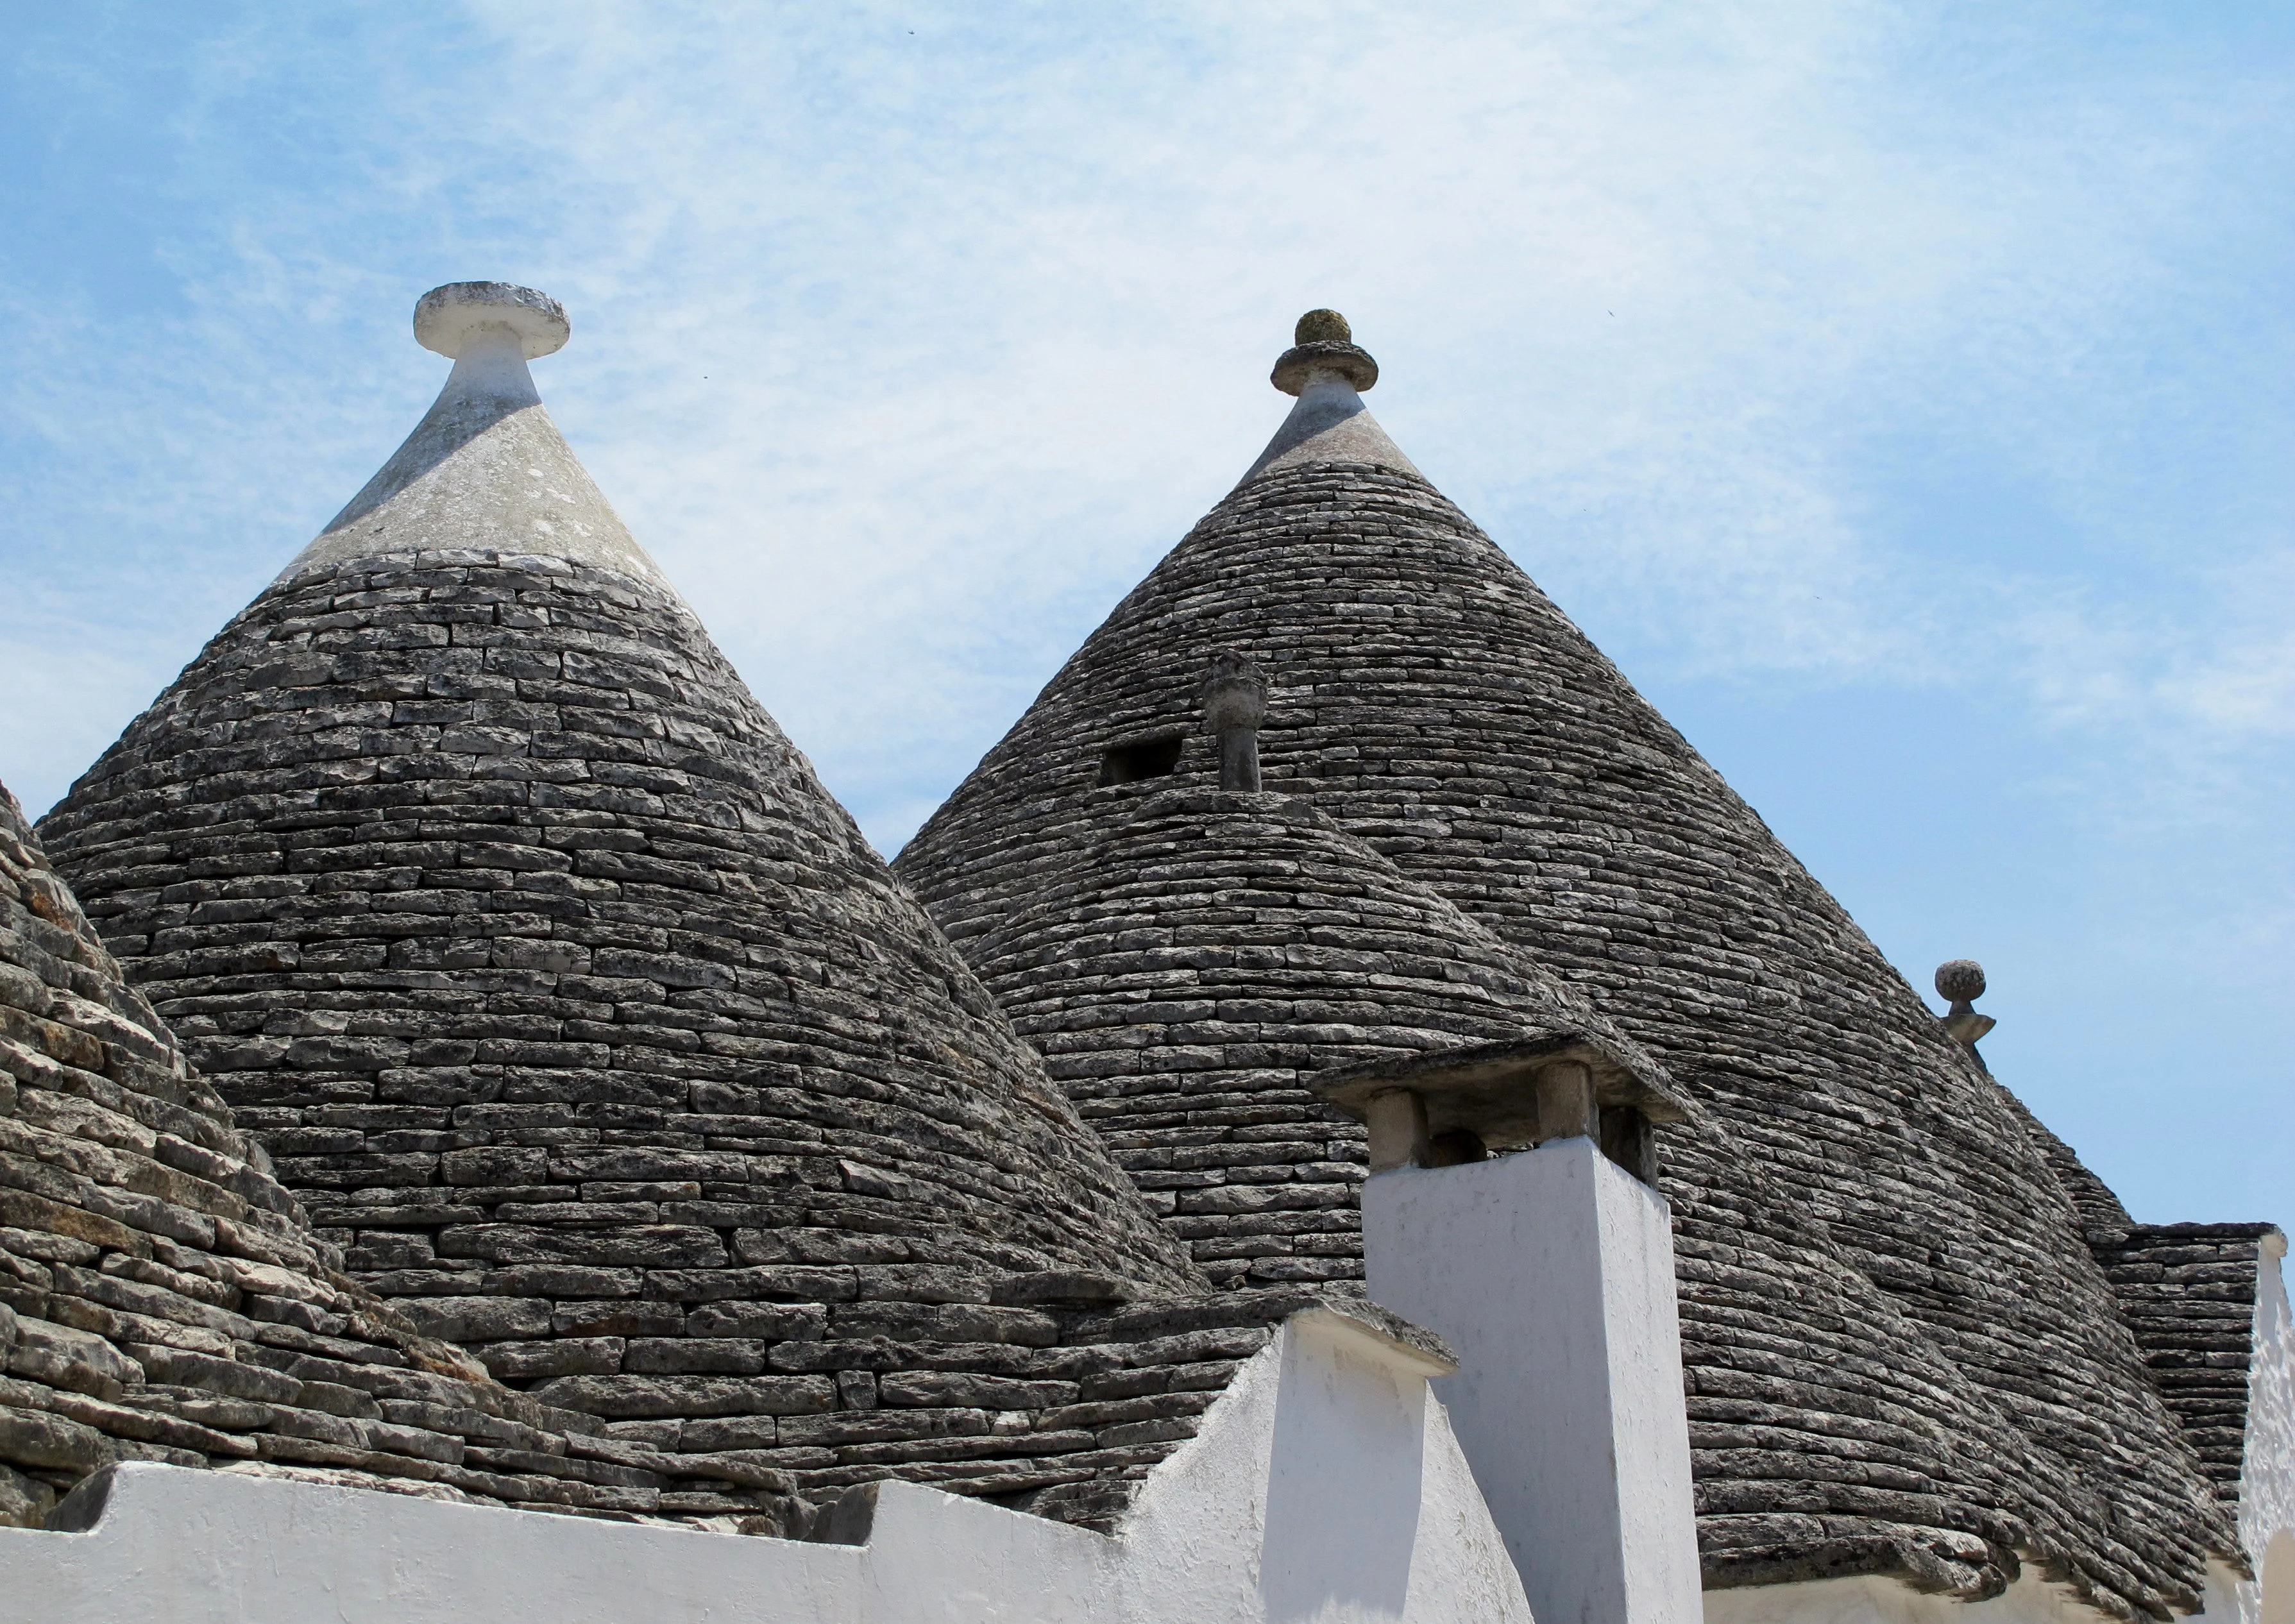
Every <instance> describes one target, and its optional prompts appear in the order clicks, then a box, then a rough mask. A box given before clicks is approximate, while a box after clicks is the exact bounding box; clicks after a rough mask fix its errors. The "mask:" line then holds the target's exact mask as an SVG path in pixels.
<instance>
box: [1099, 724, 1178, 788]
mask: <svg viewBox="0 0 2295 1624" xmlns="http://www.w3.org/2000/svg"><path fill="white" fill-rule="evenodd" d="M1187 737H1188V736H1187V735H1186V734H1185V733H1159V734H1157V735H1156V737H1155V738H1153V739H1131V740H1128V741H1126V742H1125V743H1123V744H1120V745H1110V746H1108V747H1107V754H1106V755H1102V756H1101V757H1100V758H1099V781H1100V782H1101V783H1102V784H1136V783H1138V782H1139V780H1140V779H1162V778H1169V777H1171V776H1172V773H1174V772H1176V771H1179V767H1180V746H1181V745H1182V744H1184V743H1186V742H1187Z"/></svg>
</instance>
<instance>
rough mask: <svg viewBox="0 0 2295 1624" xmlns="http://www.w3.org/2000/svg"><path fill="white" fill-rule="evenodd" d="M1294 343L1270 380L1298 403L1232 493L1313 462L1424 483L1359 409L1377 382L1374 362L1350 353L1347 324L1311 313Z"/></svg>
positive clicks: (1330, 313)
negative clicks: (1341, 464) (1355, 466)
mask: <svg viewBox="0 0 2295 1624" xmlns="http://www.w3.org/2000/svg"><path fill="white" fill-rule="evenodd" d="M1297 340H1298V341H1297V342H1296V343H1295V344H1294V345H1293V347H1291V348H1289V349H1287V350H1286V351H1285V352H1284V353H1283V355H1282V356H1281V357H1280V358H1279V359H1278V360H1277V362H1276V363H1275V371H1274V374H1273V376H1272V378H1271V379H1270V381H1271V382H1272V383H1273V384H1274V385H1275V387H1276V388H1278V389H1280V390H1282V391H1283V393H1285V394H1286V395H1293V396H1297V397H1298V401H1297V404H1295V405H1294V406H1293V407H1292V408H1291V412H1290V414H1289V415H1288V416H1287V417H1286V418H1285V419H1284V420H1283V424H1282V426H1281V427H1280V428H1278V429H1276V431H1275V437H1274V438H1273V439H1271V440H1270V441H1268V442H1267V449H1266V450H1264V451H1262V452H1261V453H1259V457H1258V460H1257V461H1254V462H1253V463H1252V465H1251V467H1250V468H1249V469H1247V470H1246V472H1245V474H1244V476H1243V477H1242V478H1241V479H1239V480H1237V482H1236V484H1237V488H1238V489H1240V488H1241V487H1242V486H1246V485H1249V484H1250V483H1251V482H1252V481H1253V480H1254V479H1257V478H1259V477H1261V476H1262V475H1264V474H1268V473H1271V472H1274V471H1276V470H1277V469H1286V468H1295V467H1300V466H1303V465H1308V464H1312V463H1319V462H1353V463H1364V464H1368V465H1369V466H1371V467H1375V468H1384V469H1394V470H1396V471H1398V472H1401V473H1405V474H1409V475H1412V476H1414V477H1418V478H1424V477H1425V476H1424V475H1422V474H1420V473H1419V472H1418V469H1417V466H1416V465H1415V464H1414V463H1412V461H1410V459H1409V457H1406V456H1404V455H1403V454H1402V451H1401V447H1399V446H1398V445H1395V443H1394V442H1393V440H1392V439H1389V438H1388V437H1387V433H1386V430H1385V429H1384V428H1380V427H1379V424H1378V420H1377V419H1376V418H1375V417H1373V416H1372V415H1371V414H1370V411H1369V409H1368V407H1366V406H1365V405H1364V404H1363V401H1362V391H1364V390H1365V389H1368V388H1370V387H1371V386H1372V385H1373V384H1375V383H1376V382H1377V381H1378V363H1376V362H1375V361H1373V360H1372V359H1371V358H1370V356H1369V355H1368V353H1366V352H1365V351H1363V350H1361V349H1360V348H1358V347H1356V346H1355V344H1354V342H1353V334H1352V331H1350V330H1349V329H1348V326H1347V322H1346V318H1345V317H1344V316H1342V315H1340V314H1339V313H1338V312H1337V311H1335V310H1311V311H1309V312H1308V313H1307V314H1305V315H1303V316H1301V317H1300V318H1299V325H1298V330H1297Z"/></svg>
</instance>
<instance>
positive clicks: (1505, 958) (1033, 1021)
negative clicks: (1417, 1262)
mask: <svg viewBox="0 0 2295 1624" xmlns="http://www.w3.org/2000/svg"><path fill="white" fill-rule="evenodd" d="M1168 781H1169V780H1168V779H1151V780H1147V781H1146V782H1141V783H1133V784H1123V785H1117V786H1113V787H1110V788H1103V789H1100V790H1098V791H1096V792H1094V793H1093V794H1092V795H1091V796H1089V797H1087V799H1086V802H1085V808H1086V812H1087V815H1088V816H1090V818H1091V819H1092V820H1093V821H1094V822H1095V823H1098V824H1100V825H1102V826H1103V827H1104V828H1106V830H1107V833H1106V834H1105V836H1104V837H1102V838H1101V839H1100V840H1098V842H1096V843H1095V844H1094V845H1092V846H1091V847H1090V849H1089V850H1088V851H1086V852H1084V853H1082V854H1081V855H1080V856H1079V857H1078V859H1077V861H1075V862H1074V865H1073V866H1071V867H1069V868H1067V869H1065V870H1064V871H1063V872H1062V873H1061V874H1060V875H1059V876H1058V877H1057V879H1055V880H1052V881H1051V882H1049V883H1048V884H1046V885H1044V886H1043V887H1042V888H1041V889H1040V890H1039V891H1037V892H1036V893H1035V894H1033V896H1031V897H1030V898H1029V899H1028V900H1027V902H1025V904H1024V905H1023V906H1021V907H1019V908H1017V909H1015V910H1013V911H1012V912H1011V914H1009V916H1006V917H1004V918H1000V919H999V920H997V921H996V922H995V923H994V924H992V926H990V927H989V928H988V929H987V930H986V931H985V932H984V933H983V934H981V935H980V936H979V937H978V938H977V939H976V940H974V941H972V942H969V943H967V946H968V951H969V953H970V957H971V959H972V961H973V962H974V963H975V964H976V966H977V967H978V968H979V971H980V975H981V978H982V979H983V980H984V982H985V983H987V984H988V987H989V989H990V991H992V992H994V993H995V994H996V995H997V997H998V998H999V999H1000V1000H1001V1001H1002V1002H1003V1004H1004V1007H1005V1008H1006V1010H1007V1012H1008V1013H1009V1014H1010V1015H1011V1016H1012V1019H1013V1023H1014V1024H1015V1025H1016V1026H1017V1028H1018V1029H1019V1031H1020V1032H1021V1034H1022V1035H1023V1036H1024V1037H1025V1038H1027V1039H1028V1040H1029V1041H1031V1042H1033V1044H1034V1045H1035V1046H1036V1047H1037V1049H1040V1050H1041V1052H1042V1053H1043V1055H1044V1057H1045V1061H1046V1065H1047V1066H1048V1067H1049V1070H1050V1072H1051V1073H1052V1075H1053V1077H1054V1078H1055V1079H1057V1080H1058V1081H1059V1082H1060V1083H1061V1084H1062V1085H1063V1086H1064V1087H1066V1089H1067V1090H1068V1091H1069V1093H1070V1095H1071V1096H1072V1097H1073V1098H1074V1099H1075V1100H1076V1101H1077V1103H1078V1105H1079V1106H1080V1107H1081V1109H1082V1112H1083V1114H1084V1119H1085V1120H1086V1121H1087V1122H1090V1123H1091V1124H1092V1125H1093V1126H1095V1127H1096V1128H1098V1130H1100V1131H1101V1132H1102V1133H1103V1134H1105V1135H1107V1138H1108V1139H1109V1142H1110V1143H1111V1144H1114V1145H1115V1146H1118V1147H1120V1148H1119V1152H1118V1155H1119V1156H1120V1158H1121V1160H1122V1162H1123V1165H1124V1167H1125V1168H1126V1169H1127V1170H1129V1171H1131V1174H1132V1175H1133V1177H1134V1178H1136V1179H1139V1180H1140V1181H1141V1182H1142V1184H1143V1186H1144V1187H1146V1188H1147V1190H1148V1192H1149V1194H1150V1196H1151V1198H1153V1199H1156V1200H1158V1201H1159V1202H1161V1203H1164V1204H1167V1211H1168V1212H1169V1214H1170V1217H1171V1220H1172V1223H1173V1225H1174V1226H1175V1227H1176V1228H1178V1229H1179V1231H1180V1234H1182V1235H1183V1236H1186V1237H1187V1238H1188V1242H1189V1244H1190V1245H1191V1247H1192V1248H1193V1250H1194V1253H1195V1257H1196V1261H1197V1264H1198V1265H1199V1266H1200V1267H1202V1269H1204V1270H1205V1273H1206V1274H1208V1275H1210V1276H1211V1277H1212V1278H1213V1281H1214V1282H1217V1283H1221V1284H1228V1285H1281V1284H1287V1283H1292V1282H1297V1281H1323V1280H1360V1278H1361V1277H1362V1272H1363V1254H1362V1247H1361V1244H1360V1235H1359V1234H1358V1233H1357V1231H1356V1230H1355V1228H1353V1226H1352V1210H1353V1207H1354V1204H1355V1201H1356V1196H1357V1191H1358V1187H1359V1186H1360V1181H1361V1179H1362V1176H1363V1161H1364V1155H1363V1145H1364V1138H1363V1131H1362V1129H1361V1128H1360V1125H1359V1124H1357V1123H1356V1122H1353V1121H1352V1120H1351V1119H1349V1118H1347V1117H1345V1116H1343V1115H1341V1114H1339V1113H1338V1112H1336V1111H1335V1110H1333V1109H1332V1108H1330V1107H1329V1106H1325V1105H1324V1104H1322V1103H1321V1102H1320V1101H1319V1100H1318V1099H1317V1098H1315V1096H1314V1095H1313V1094H1312V1093H1311V1091H1310V1088H1309V1085H1310V1083H1311V1081H1312V1080H1313V1078H1314V1077H1315V1075H1316V1073H1318V1072H1320V1071H1324V1070H1327V1069H1329V1068H1332V1067H1337V1066H1346V1065H1357V1064H1360V1063H1362V1062H1366V1061H1373V1060H1383V1059H1387V1058H1390V1057H1397V1056H1409V1055H1417V1054H1424V1053H1427V1052H1431V1051H1435V1050H1442V1049H1456V1048H1458V1047H1460V1046H1462V1045H1466V1044H1473V1043H1478V1042H1486V1041H1523V1040H1534V1039H1537V1038H1540V1037H1546V1036H1551V1035H1554V1034H1558V1033H1564V1032H1567V1033H1571V1034H1588V1035H1590V1036H1591V1038H1592V1040H1593V1041H1594V1042H1595V1043H1596V1044H1597V1045H1598V1046H1601V1047H1602V1048H1604V1049H1606V1050H1607V1051H1609V1052H1610V1053H1611V1054H1612V1055H1613V1057H1615V1058H1616V1060H1617V1063H1618V1064H1619V1065H1620V1066H1621V1069H1626V1070H1630V1071H1635V1072H1638V1073H1645V1074H1646V1075H1648V1076H1649V1077H1650V1078H1651V1079H1652V1080H1653V1081H1657V1080H1660V1079H1662V1072H1661V1071H1660V1070H1659V1068H1658V1067H1657V1066H1656V1065H1655V1064H1654V1062H1653V1061H1651V1060H1650V1059H1649V1057H1647V1056H1646V1055H1644V1054H1642V1053H1641V1052H1640V1051H1639V1050H1638V1049H1636V1048H1635V1047H1634V1046H1633V1045H1632V1044H1631V1043H1630V1042H1629V1041H1627V1040H1626V1039H1624V1038H1623V1037H1622V1036H1621V1035H1620V1034H1619V1033H1618V1032H1616V1030H1615V1029H1614V1028H1613V1027H1612V1026H1611V1025H1610V1024H1609V1023H1608V1022H1607V1021H1605V1020H1604V1019H1603V1018H1602V1017H1601V1016H1598V1015H1596V1014H1595V1013H1594V1012H1593V1011H1592V1010H1590V1009H1589V1008H1587V1007H1586V1006H1585V1005H1584V1003H1583V1001H1582V1000H1579V999H1577V998H1576V997H1574V995H1572V994H1571V993H1570V992H1567V991H1566V990H1565V989H1563V988H1561V987H1558V986H1556V984H1555V983H1553V982H1551V981H1550V980H1549V979H1548V978H1547V977H1546V976H1545V975H1543V974H1542V973H1541V972H1540V971H1539V970H1538V969H1537V968H1536V967H1533V966H1531V964H1529V963H1528V962H1527V961H1526V959H1524V958H1523V955H1522V954H1521V953H1520V952H1519V951H1517V950H1515V949H1514V948H1511V947H1508V946H1507V945H1506V944H1505V943H1501V942H1500V941H1499V940H1498V938H1496V937H1495V936H1492V935H1491V934H1489V933H1488V932H1487V931H1484V930H1483V929H1482V927H1480V926H1476V925H1474V923H1472V922H1471V921H1470V920H1468V919H1467V918H1466V917H1465V916H1464V915H1463V914H1461V913H1459V912H1458V910H1457V909H1456V908H1454V907H1452V906H1451V905H1450V903H1449V902H1445V901H1444V900H1442V898H1441V897H1440V896H1437V895H1436V894H1434V893H1433V892H1432V891H1431V890H1429V889H1427V888H1426V887H1425V886H1423V885H1419V884H1417V882H1415V881H1413V880H1411V879H1409V878H1408V877H1405V876H1404V875H1403V874H1402V872H1401V870H1400V869H1396V868H1395V867H1394V865H1393V863H1391V862H1389V861H1387V860H1386V859H1385V858H1384V857H1382V856H1380V855H1379V854H1378V853H1376V852H1375V851H1373V850H1371V848H1370V847H1368V846H1367V845H1364V844H1363V843H1362V842H1360V841H1359V840H1357V839H1355V838H1353V837H1352V836H1349V835H1347V834H1345V833H1344V831H1342V830H1341V829H1340V828H1338V826H1337V825H1335V824H1334V823H1333V822H1332V821H1331V820H1329V819H1328V818H1326V817H1324V816H1323V815H1322V814H1321V813H1320V812H1317V811H1316V810H1315V808H1314V807H1313V806H1312V805H1311V804H1309V803H1307V802H1306V801H1303V800H1300V799H1297V798H1295V797H1292V796H1281V795H1273V794H1246V793H1237V792H1234V791H1229V790H1221V789H1217V788H1188V789H1172V788H1160V787H1159V786H1161V785H1164V784H1166V783H1168ZM1238 919H1248V920H1249V921H1250V922H1251V925H1250V936H1251V944H1250V947H1249V948H1248V949H1246V950H1242V951H1238V948H1237V943H1236V941H1235V939H1234V937H1235V923H1236V921H1237V920H1238ZM1340 965H1344V971H1342V972H1340V973H1339V975H1337V976H1335V973H1334V967H1335V966H1340ZM1335 979H1336V980H1344V983H1347V987H1346V991H1345V992H1344V993H1335V992H1334V982H1335ZM1102 1000H1104V1001H1102ZM1095 1004H1098V1008H1100V1009H1102V1010H1107V1009H1121V1011H1122V1012H1123V1016H1124V1019H1123V1021H1122V1022H1121V1023H1120V1024H1114V1023H1111V1022H1109V1021H1107V1020H1105V1019H1100V1018H1094V1016H1093V1007H1094V1005H1095ZM1283 1163H1290V1166H1289V1167H1288V1169H1287V1170H1286V1171H1287V1176H1286V1177H1282V1178H1278V1179H1268V1178H1267V1175H1268V1174H1269V1173H1270V1172H1272V1171H1277V1170H1278V1169H1279V1168H1281V1167H1282V1164H1283ZM1206 1175H1224V1177H1223V1178H1210V1177H1207V1176H1206ZM1229 1179H1232V1180H1233V1181H1232V1182H1229V1181H1228V1180H1229ZM1246 1180H1251V1181H1253V1182H1246Z"/></svg>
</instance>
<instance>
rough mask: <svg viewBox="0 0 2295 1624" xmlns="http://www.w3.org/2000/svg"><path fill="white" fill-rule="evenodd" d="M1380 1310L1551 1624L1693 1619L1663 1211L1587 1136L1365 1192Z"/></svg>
mask: <svg viewBox="0 0 2295 1624" xmlns="http://www.w3.org/2000/svg"><path fill="white" fill-rule="evenodd" d="M1363 1250H1364V1255H1365V1258H1366V1261H1367V1265H1368V1284H1369V1287H1370V1294H1371V1296H1372V1298H1373V1300H1374V1301H1376V1302H1378V1303H1380V1304H1381V1305H1383V1306H1384V1307H1385V1308H1388V1309H1391V1310H1393V1311H1394V1312H1395V1313H1398V1314H1401V1316H1402V1317H1403V1318H1406V1319H1409V1320H1412V1321H1414V1322H1415V1323H1417V1324H1419V1325H1423V1326H1426V1327H1427V1328H1428V1329H1429V1330H1432V1331H1433V1332H1434V1333H1435V1334H1437V1335H1439V1336H1441V1337H1442V1338H1443V1339H1444V1340H1445V1341H1446V1342H1449V1343H1450V1346H1451V1347H1452V1348H1453V1349H1454V1350H1455V1351H1457V1353H1458V1359H1459V1370H1458V1375H1452V1376H1448V1377H1445V1378H1443V1379H1442V1381H1440V1382H1438V1383H1436V1384H1435V1391H1436V1392H1437V1394H1438V1395H1440V1397H1441V1399H1442V1402H1443V1403H1444V1404H1445V1405H1446V1406H1448V1407H1449V1408H1450V1413H1451V1419H1452V1422H1453V1424H1455V1425H1456V1426H1457V1428H1458V1436H1459V1439H1460V1441H1461V1442H1462V1444H1463V1445H1464V1447H1465V1449H1466V1458H1467V1459H1468V1460H1469V1461H1471V1462H1472V1463H1473V1464H1474V1472H1475V1475H1476V1478H1477V1480H1478V1481H1480V1483H1481V1485H1482V1492H1483V1495H1484V1496H1485V1498H1487V1499H1488V1500H1489V1502H1490V1506H1491V1512H1492V1514H1493V1515H1494V1516H1495V1518H1496V1519H1497V1522H1498V1525H1499V1529H1500V1530H1501V1531H1502V1532H1503V1533H1504V1534H1505V1535H1506V1538H1507V1546H1508V1548H1509V1549H1510V1550H1511V1551H1512V1552H1513V1554H1514V1557H1515V1563H1516V1564H1517V1566H1518V1567H1519V1568H1520V1570H1521V1571H1522V1575H1523V1585H1524V1587H1525V1588H1526V1590H1527V1592H1528V1594H1529V1596H1530V1601H1531V1607H1532V1608H1533V1609H1534V1610H1535V1611H1536V1612H1537V1613H1538V1616H1539V1618H1540V1620H1542V1621H1543V1624H1698V1620H1699V1619H1700V1618H1701V1616H1702V1614H1701V1604H1700V1588H1699V1587H1700V1579H1699V1571H1698V1561H1697V1530H1696V1516H1695V1506H1694V1505H1693V1502H1692V1498H1691V1489H1690V1476H1689V1424H1688V1420H1687V1416H1686V1415H1685V1413H1684V1408H1683V1402H1682V1375H1681V1330H1680V1325H1679V1320H1678V1311H1677V1308H1676V1304H1675V1301H1674V1283H1673V1282H1674V1269H1673V1236H1672V1228H1671V1223H1670V1218H1669V1215H1668V1213H1667V1210H1666V1204H1665V1200H1664V1198H1663V1197H1662V1196H1660V1195H1658V1193H1657V1192H1656V1191H1655V1190H1653V1189H1651V1188H1650V1187H1648V1186H1646V1185H1645V1184H1643V1183H1642V1182H1640V1180H1638V1179H1635V1178H1634V1177H1632V1175H1630V1174H1629V1173H1627V1172H1626V1171H1624V1170H1623V1169H1621V1168H1620V1167H1619V1166H1618V1165H1617V1164H1616V1163H1613V1162H1612V1161H1611V1160H1610V1159H1609V1158H1608V1157H1606V1156H1605V1155H1603V1154H1602V1153H1601V1151H1600V1150H1599V1149H1597V1147H1596V1146H1595V1144H1594V1142H1593V1140H1591V1139H1590V1138H1566V1139H1555V1140H1551V1141H1549V1142H1548V1143H1547V1144H1545V1145H1541V1146H1540V1147H1538V1148H1537V1149H1535V1150H1530V1151H1524V1152H1523V1153H1522V1154H1520V1155H1509V1156H1499V1157H1496V1158H1493V1159H1491V1160H1489V1161H1482V1162H1473V1163H1466V1164H1464V1165H1462V1166H1456V1167H1441V1168H1416V1167H1403V1168H1397V1169H1395V1170H1393V1171H1389V1172H1381V1173H1375V1174H1373V1175H1372V1176H1371V1178H1370V1179H1369V1181H1368V1183H1366V1184H1365V1185H1364V1187H1363Z"/></svg>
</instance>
